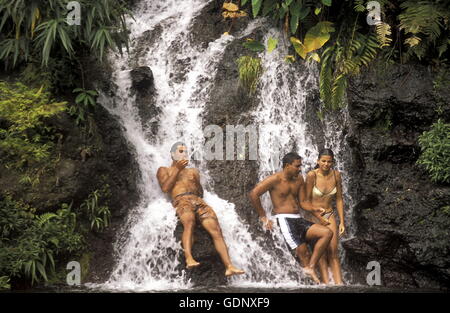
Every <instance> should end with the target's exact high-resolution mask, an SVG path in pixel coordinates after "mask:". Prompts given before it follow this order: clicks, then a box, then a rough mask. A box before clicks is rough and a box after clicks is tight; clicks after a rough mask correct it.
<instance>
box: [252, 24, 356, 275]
mask: <svg viewBox="0 0 450 313" xmlns="http://www.w3.org/2000/svg"><path fill="white" fill-rule="evenodd" d="M270 37H272V38H275V39H277V40H278V42H279V44H278V47H277V48H276V49H275V50H273V51H272V52H271V53H268V52H264V53H261V54H260V57H261V59H262V66H263V68H264V74H263V75H262V76H261V78H260V88H259V89H260V103H259V107H258V108H257V109H256V110H255V111H254V112H253V115H254V117H255V122H256V123H257V124H258V126H259V168H260V170H259V177H260V180H262V179H264V178H266V177H267V176H269V175H271V174H273V173H275V172H277V171H279V170H280V169H281V166H282V164H281V158H282V157H283V156H284V155H285V154H286V153H288V152H291V151H294V150H295V151H296V152H297V153H298V154H299V155H300V156H302V159H303V160H302V164H303V172H302V174H303V176H304V177H306V172H307V171H308V170H310V169H312V168H313V167H314V166H315V164H316V160H317V157H318V152H319V151H318V150H319V147H318V146H317V144H316V143H315V142H314V140H313V139H317V138H314V137H317V136H318V135H317V133H320V136H321V137H322V138H320V139H321V142H323V144H324V146H325V147H327V148H332V149H333V151H334V153H335V159H336V165H335V168H336V169H338V170H339V171H340V172H341V173H342V177H343V182H342V183H343V193H344V203H345V209H344V216H345V220H346V228H347V230H346V232H347V238H349V237H350V238H351V237H352V236H353V235H354V232H355V230H354V226H353V223H352V221H353V218H352V210H351V208H352V207H353V197H352V194H351V193H350V190H349V188H348V186H349V175H347V174H348V172H347V168H349V164H350V163H351V154H350V153H349V150H348V149H346V147H347V144H346V141H345V134H343V125H344V124H345V123H346V122H347V120H348V112H347V110H346V109H344V111H343V113H341V114H327V115H326V116H325V118H324V120H323V121H321V122H320V121H318V122H319V123H315V124H311V121H308V117H307V114H306V111H307V107H308V106H311V105H314V104H313V103H308V102H307V95H308V94H311V93H314V92H316V93H318V86H319V81H318V77H319V73H318V69H317V66H316V65H315V64H308V63H306V64H303V66H295V65H293V64H288V63H286V62H285V61H284V57H285V56H286V55H288V54H289V51H288V49H287V45H286V44H285V41H286V39H285V38H283V37H284V35H283V34H282V33H281V31H280V30H278V29H274V28H272V29H270V30H268V31H267V33H266V36H265V44H266V46H267V41H268V39H269V38H270ZM308 126H309V127H308ZM312 128H316V132H313V131H312V130H311V129H312ZM318 131H319V132H318ZM263 205H264V207H265V209H266V211H267V212H266V213H267V215H269V216H270V213H271V209H272V204H271V201H270V198H269V196H268V195H265V197H264V201H263ZM274 235H275V236H274V239H275V240H277V242H278V244H279V246H282V245H283V242H282V241H283V239H282V237H281V236H280V235H279V233H275V234H274ZM340 252H341V260H342V261H344V259H345V258H344V254H343V252H344V250H343V248H342V247H340ZM286 257H287V256H286ZM343 275H344V278H346V281H349V280H351V278H350V273H346V272H345V271H343ZM330 277H332V276H331V275H330Z"/></svg>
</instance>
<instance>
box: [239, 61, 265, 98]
mask: <svg viewBox="0 0 450 313" xmlns="http://www.w3.org/2000/svg"><path fill="white" fill-rule="evenodd" d="M237 64H238V68H239V80H240V82H241V84H242V86H243V87H244V88H245V90H247V91H248V92H249V93H250V94H253V93H254V92H255V91H256V86H257V84H258V79H259V77H260V76H261V74H262V66H261V59H260V58H254V57H251V56H241V57H240V58H239V59H238V60H237Z"/></svg>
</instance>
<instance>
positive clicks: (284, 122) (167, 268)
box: [91, 0, 317, 291]
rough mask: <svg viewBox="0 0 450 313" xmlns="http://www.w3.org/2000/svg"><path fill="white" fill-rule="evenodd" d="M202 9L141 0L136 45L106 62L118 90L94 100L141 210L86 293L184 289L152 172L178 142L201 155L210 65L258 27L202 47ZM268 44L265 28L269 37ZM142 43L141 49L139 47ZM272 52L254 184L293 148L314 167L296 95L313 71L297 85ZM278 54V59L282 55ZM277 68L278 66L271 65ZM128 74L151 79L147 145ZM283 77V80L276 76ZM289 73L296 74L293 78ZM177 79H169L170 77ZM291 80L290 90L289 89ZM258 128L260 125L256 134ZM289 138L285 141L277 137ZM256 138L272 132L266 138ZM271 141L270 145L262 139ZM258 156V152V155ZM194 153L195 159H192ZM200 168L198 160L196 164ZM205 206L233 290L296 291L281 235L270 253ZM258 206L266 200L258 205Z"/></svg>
mask: <svg viewBox="0 0 450 313" xmlns="http://www.w3.org/2000/svg"><path fill="white" fill-rule="evenodd" d="M209 2H210V1H201V0H197V1H195V0H192V1H175V0H173V1H164V0H160V1H151V2H148V1H142V2H141V3H140V4H139V6H138V7H137V9H136V13H135V20H134V21H131V20H130V21H128V22H129V25H130V30H131V37H132V38H134V42H137V43H138V44H135V45H133V46H132V47H131V49H130V53H129V55H125V56H126V57H118V56H115V55H110V56H109V57H110V60H111V63H112V66H113V74H112V80H113V81H114V83H115V85H116V86H117V88H116V90H115V91H114V95H113V96H109V95H106V94H105V93H103V94H101V96H100V97H99V102H100V103H101V104H102V105H103V106H104V107H105V108H106V109H107V110H108V111H109V112H110V113H111V114H112V115H114V116H115V117H116V118H117V119H118V121H119V122H120V123H121V124H122V126H123V127H124V135H125V137H126V138H127V140H128V142H129V144H130V146H131V147H132V148H133V149H134V150H135V157H136V160H137V163H138V166H139V170H140V173H141V176H140V177H139V178H138V186H139V193H140V198H141V200H140V203H139V204H138V205H137V206H136V207H135V208H133V209H132V210H130V213H129V215H128V218H127V221H126V223H125V226H124V228H123V230H122V232H121V233H120V234H119V236H118V240H117V242H116V245H115V251H116V254H117V263H116V266H115V268H114V270H113V272H112V274H111V276H110V278H109V279H108V281H107V282H105V283H104V284H101V285H92V284H91V287H99V288H104V289H112V290H132V291H141V290H180V289H181V290H184V289H187V288H190V287H191V283H190V282H189V281H187V279H186V275H185V272H184V271H183V270H180V264H179V259H180V255H181V254H182V249H181V244H180V242H178V241H177V240H176V239H175V236H174V231H175V228H176V225H177V217H176V215H175V210H174V209H173V207H172V205H171V203H170V202H169V201H168V199H167V198H166V197H165V195H164V194H163V193H162V192H161V191H160V188H159V184H158V182H157V180H156V171H157V169H158V167H160V166H168V165H169V162H170V159H169V150H170V147H171V145H172V144H173V143H174V142H175V141H178V140H180V139H184V140H183V141H184V142H186V143H187V144H188V146H189V147H190V148H191V150H192V151H197V152H199V151H202V145H203V143H204V140H205V138H204V135H203V131H202V119H201V115H202V112H203V110H204V104H205V103H206V102H207V101H206V100H207V98H208V95H209V91H210V89H211V86H212V84H213V81H214V77H215V74H216V70H217V65H218V63H219V62H220V60H221V58H222V55H223V53H224V52H225V49H226V47H227V46H228V45H229V44H230V43H232V42H233V41H234V40H237V39H240V38H242V37H244V36H247V35H248V34H250V33H251V32H252V31H253V30H254V29H255V28H257V27H261V24H262V21H261V20H255V21H253V22H251V23H250V24H249V25H248V27H247V28H246V29H245V30H243V31H241V32H240V33H238V34H236V35H235V36H229V35H228V36H226V35H222V36H221V37H220V38H218V39H216V40H215V41H213V42H210V43H209V45H208V47H207V48H206V49H202V48H200V47H196V46H194V45H193V44H191V43H190V41H189V32H190V31H191V30H190V26H191V24H192V22H193V19H194V18H195V17H196V16H197V15H198V14H199V13H200V12H201V10H202V8H204V7H205V6H206V5H207V4H208V3H209ZM158 32H161V34H158V35H157V36H158V38H157V39H156V40H155V42H153V43H152V44H150V45H149V46H148V48H147V50H146V51H145V53H143V52H142V40H144V41H143V42H144V43H145V36H146V35H148V33H151V34H153V33H158ZM270 35H272V36H276V35H277V33H276V31H275V30H270V32H269V34H268V36H270ZM140 45H141V46H140ZM283 49H286V48H285V47H282V46H281V45H280V48H277V49H276V50H275V51H274V52H272V54H267V53H266V54H264V55H263V62H264V67H265V68H266V71H265V73H264V74H263V76H262V78H261V82H262V86H261V90H262V94H261V99H260V106H259V107H258V109H257V110H256V111H255V112H254V116H255V117H256V120H257V121H258V124H259V126H260V136H259V145H260V147H264V149H259V150H260V175H259V176H260V178H264V177H265V176H267V173H269V172H270V173H272V172H273V171H274V170H276V169H278V168H279V164H278V163H277V162H278V160H277V159H276V158H274V157H273V156H274V155H276V154H277V153H278V154H280V151H282V152H287V151H284V150H283V149H284V147H289V145H291V146H292V143H295V144H296V146H297V148H298V151H299V153H300V154H301V155H302V156H304V157H305V159H304V161H305V162H307V163H308V164H313V162H314V161H315V157H316V156H317V155H316V154H317V148H316V147H315V146H314V145H313V144H312V143H311V141H310V139H309V138H310V136H308V133H307V129H306V125H307V123H306V121H304V110H305V106H306V103H305V96H306V94H307V93H308V92H309V89H311V88H317V87H316V86H317V79H316V77H317V70H316V69H315V68H313V67H308V71H305V72H304V73H302V75H301V76H300V77H298V73H293V72H292V70H289V65H287V64H284V62H283V61H282V55H286V54H287V53H285V52H286V51H285V50H283ZM283 53H284V54H283ZM180 60H181V61H183V64H184V70H185V74H184V77H183V78H182V79H175V77H174V75H173V74H174V73H176V72H177V71H178V69H177V62H178V61H180ZM279 60H281V61H279ZM136 66H148V67H150V68H151V70H152V72H153V76H154V82H155V89H156V101H155V102H156V106H157V107H158V108H159V109H160V110H161V113H160V114H159V116H158V119H159V128H158V133H157V135H156V136H155V137H156V138H154V140H149V138H148V133H147V127H146V126H147V125H146V123H147V122H148V121H142V120H141V118H140V117H139V113H138V109H137V105H136V98H135V96H133V93H132V91H131V77H130V71H131V70H132V69H133V68H134V67H136ZM286 73H288V75H287V76H286V75H285V74H286ZM294 74H295V75H297V76H294ZM175 76H176V75H175ZM292 82H295V86H294V88H289V86H292ZM261 126H263V127H261ZM288 133H290V134H292V135H290V136H286V134H288ZM265 134H272V135H273V134H275V137H273V136H265ZM271 138H276V139H275V140H274V139H271ZM261 152H262V154H261ZM200 153H201V152H200ZM203 163H204V162H203ZM199 169H200V172H201V173H202V175H203V177H202V181H203V180H206V181H207V180H208V179H209V176H208V172H207V168H206V167H205V165H200V168H199ZM205 201H206V202H207V203H208V204H210V205H211V206H212V207H213V208H214V210H215V211H216V214H217V216H218V219H219V222H220V225H221V228H222V231H223V234H224V238H225V241H226V243H227V245H228V247H229V252H230V257H231V259H232V261H233V263H234V264H235V265H236V266H237V267H241V268H243V269H245V271H246V274H245V275H242V276H238V277H233V278H231V279H230V280H229V284H230V285H233V286H239V287H259V286H260V287H265V288H267V287H273V288H278V287H284V288H297V287H300V286H302V284H304V281H305V279H304V276H303V274H302V272H301V270H300V267H299V266H298V264H297V262H296V261H295V259H294V258H293V257H292V255H290V254H289V253H288V252H287V249H286V247H285V244H284V242H283V239H282V238H281V236H280V234H279V233H277V232H274V235H273V236H274V240H275V246H276V251H267V249H265V248H264V246H265V245H264V242H263V240H262V239H261V238H254V236H253V235H252V233H251V231H250V229H249V227H248V225H246V224H245V223H244V222H243V221H242V220H241V219H240V218H239V216H238V215H237V213H236V211H235V207H234V204H232V203H230V202H228V201H226V200H223V199H220V198H219V197H218V196H217V195H216V194H214V192H213V191H212V190H210V191H206V192H205ZM264 205H265V207H267V208H268V207H270V201H269V199H268V198H267V197H266V198H265V199H264Z"/></svg>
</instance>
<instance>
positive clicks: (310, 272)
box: [303, 267, 320, 284]
mask: <svg viewBox="0 0 450 313" xmlns="http://www.w3.org/2000/svg"><path fill="white" fill-rule="evenodd" d="M303 271H304V272H305V274H306V275H308V276H309V277H310V278H311V279H312V280H314V282H315V283H316V284H320V280H319V278H318V277H317V275H316V272H315V271H314V269H312V268H310V267H304V268H303Z"/></svg>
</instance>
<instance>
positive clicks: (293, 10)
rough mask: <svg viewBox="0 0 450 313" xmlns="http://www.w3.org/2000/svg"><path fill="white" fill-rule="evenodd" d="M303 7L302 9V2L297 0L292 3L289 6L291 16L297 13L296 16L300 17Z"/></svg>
mask: <svg viewBox="0 0 450 313" xmlns="http://www.w3.org/2000/svg"><path fill="white" fill-rule="evenodd" d="M301 9H302V6H301V4H300V2H299V1H295V2H294V4H292V5H291V6H290V7H289V12H290V13H291V16H294V15H296V16H298V17H300V13H301Z"/></svg>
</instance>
